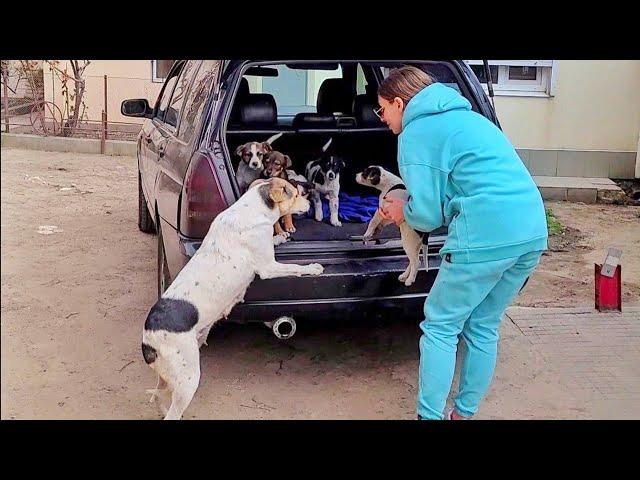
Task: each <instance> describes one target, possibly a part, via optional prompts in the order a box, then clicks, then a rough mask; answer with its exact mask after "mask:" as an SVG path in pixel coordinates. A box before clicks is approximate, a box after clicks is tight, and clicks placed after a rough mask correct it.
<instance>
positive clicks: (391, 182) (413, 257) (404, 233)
mask: <svg viewBox="0 0 640 480" xmlns="http://www.w3.org/2000/svg"><path fill="white" fill-rule="evenodd" d="M356 182H358V183H359V184H360V185H366V186H368V187H373V188H376V189H378V190H380V197H379V202H380V205H382V200H383V198H384V197H385V196H386V195H387V194H390V195H398V196H399V197H401V198H404V199H405V200H406V198H407V196H406V191H407V190H406V187H405V185H404V182H403V181H402V179H401V178H400V177H398V176H397V175H394V174H393V173H391V172H389V171H387V170H385V169H384V168H382V167H379V166H377V165H372V166H369V167H367V168H365V169H364V170H363V171H362V172H360V173H358V174H357V175H356ZM392 223H393V222H392V221H391V220H385V219H384V218H382V216H381V215H380V211H379V210H376V213H375V214H374V215H373V218H372V219H371V220H370V221H369V225H368V226H367V230H366V232H365V233H364V236H363V240H364V241H367V240H371V238H372V237H373V236H374V235H375V234H377V233H380V231H381V230H382V229H383V228H384V227H385V226H387V225H390V224H392ZM399 228H400V236H401V238H402V248H403V249H404V252H405V253H406V254H407V257H408V258H409V266H408V267H407V269H406V270H405V271H404V272H403V273H402V274H401V275H400V276H399V277H398V280H400V281H401V282H404V284H405V285H406V286H407V287H408V286H409V285H411V284H413V282H415V280H416V276H417V275H418V269H419V268H420V250H421V249H422V245H423V237H424V235H425V234H424V233H422V232H416V231H415V230H414V229H413V228H411V227H410V226H409V225H408V224H407V222H402V223H401V224H400V227H399Z"/></svg>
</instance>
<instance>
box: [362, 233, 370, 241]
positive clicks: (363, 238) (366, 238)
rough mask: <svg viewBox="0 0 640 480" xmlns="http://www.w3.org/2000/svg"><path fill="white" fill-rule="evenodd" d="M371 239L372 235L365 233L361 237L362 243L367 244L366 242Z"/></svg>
mask: <svg viewBox="0 0 640 480" xmlns="http://www.w3.org/2000/svg"><path fill="white" fill-rule="evenodd" d="M372 238H373V233H365V234H364V235H363V236H362V241H363V242H368V241H370V240H371V239H372Z"/></svg>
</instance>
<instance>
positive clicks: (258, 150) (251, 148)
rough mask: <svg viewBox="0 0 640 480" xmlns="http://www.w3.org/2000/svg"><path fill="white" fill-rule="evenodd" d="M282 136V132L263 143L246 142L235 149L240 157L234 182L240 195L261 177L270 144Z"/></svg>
mask: <svg viewBox="0 0 640 480" xmlns="http://www.w3.org/2000/svg"><path fill="white" fill-rule="evenodd" d="M282 135H283V133H282V132H280V133H278V134H276V135H274V136H272V137H270V138H268V139H267V141H265V142H247V143H245V144H244V145H240V146H239V147H238V148H236V155H237V156H239V157H240V163H239V164H238V168H237V170H236V180H237V181H238V187H239V189H240V195H242V194H244V192H246V191H247V189H248V188H249V185H251V183H253V181H254V180H257V179H258V178H260V176H261V175H262V171H263V169H264V164H263V160H264V157H265V156H266V155H267V154H268V153H269V152H271V151H273V147H272V146H271V144H272V143H273V142H274V141H276V140H277V139H278V138H280V137H281V136H282Z"/></svg>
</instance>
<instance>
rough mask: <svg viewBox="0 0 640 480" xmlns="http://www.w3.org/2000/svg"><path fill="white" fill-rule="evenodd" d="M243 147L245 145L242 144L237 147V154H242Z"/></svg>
mask: <svg viewBox="0 0 640 480" xmlns="http://www.w3.org/2000/svg"><path fill="white" fill-rule="evenodd" d="M243 149H244V145H240V146H239V147H238V148H236V155H237V156H241V155H242V150H243Z"/></svg>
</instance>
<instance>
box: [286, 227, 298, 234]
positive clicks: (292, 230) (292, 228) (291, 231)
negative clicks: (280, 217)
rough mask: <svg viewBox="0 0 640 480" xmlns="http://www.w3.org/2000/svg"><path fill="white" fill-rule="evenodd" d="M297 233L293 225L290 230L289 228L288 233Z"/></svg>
mask: <svg viewBox="0 0 640 480" xmlns="http://www.w3.org/2000/svg"><path fill="white" fill-rule="evenodd" d="M295 231H296V227H294V226H293V225H291V226H290V227H289V228H287V232H288V233H294V232H295Z"/></svg>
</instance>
